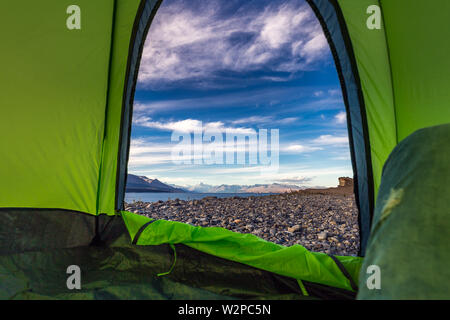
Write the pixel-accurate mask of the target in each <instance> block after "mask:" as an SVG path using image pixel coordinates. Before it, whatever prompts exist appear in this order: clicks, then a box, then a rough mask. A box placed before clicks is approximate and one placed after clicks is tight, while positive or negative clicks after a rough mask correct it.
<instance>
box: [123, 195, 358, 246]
mask: <svg viewBox="0 0 450 320" xmlns="http://www.w3.org/2000/svg"><path fill="white" fill-rule="evenodd" d="M125 209H126V210H128V211H131V212H134V213H138V214H142V215H145V216H148V217H150V218H153V219H164V220H172V221H179V222H184V223H189V224H191V225H194V226H202V227H223V228H226V229H229V230H232V231H236V232H240V233H251V234H254V235H257V236H258V237H261V238H262V239H265V240H268V241H272V242H275V243H278V244H281V245H284V246H291V245H294V244H300V245H302V246H304V247H305V248H307V249H308V250H311V251H316V252H325V253H329V254H335V255H357V253H358V249H359V229H358V210H357V208H356V204H355V197H354V194H353V188H348V187H338V188H329V189H316V190H304V191H298V192H292V193H285V194H278V195H269V196H255V197H248V198H244V197H236V196H234V197H230V198H216V197H206V198H203V199H201V200H190V201H184V200H179V199H175V200H169V201H158V202H153V203H149V202H141V201H136V202H133V203H125Z"/></svg>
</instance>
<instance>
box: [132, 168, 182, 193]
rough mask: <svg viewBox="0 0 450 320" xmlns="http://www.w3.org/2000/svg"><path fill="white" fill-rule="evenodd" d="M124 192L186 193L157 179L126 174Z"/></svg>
mask: <svg viewBox="0 0 450 320" xmlns="http://www.w3.org/2000/svg"><path fill="white" fill-rule="evenodd" d="M126 192H170V193H175V192H186V191H185V190H183V189H179V188H175V187H172V186H170V185H168V184H165V183H162V182H161V181H159V180H158V179H149V178H147V177H145V176H136V175H134V174H130V173H129V174H128V177H127V186H126Z"/></svg>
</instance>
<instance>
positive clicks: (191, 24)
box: [129, 0, 353, 186]
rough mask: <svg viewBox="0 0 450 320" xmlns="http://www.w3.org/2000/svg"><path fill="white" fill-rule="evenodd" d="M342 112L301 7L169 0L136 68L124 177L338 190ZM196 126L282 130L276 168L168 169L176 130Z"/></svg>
mask: <svg viewBox="0 0 450 320" xmlns="http://www.w3.org/2000/svg"><path fill="white" fill-rule="evenodd" d="M344 111H345V108H344V104H343V101H342V96H341V89H340V86H339V80H338V76H337V73H336V69H335V66H334V63H333V60H332V56H331V53H330V50H329V47H328V44H327V43H326V40H325V37H324V35H323V33H322V30H321V28H320V25H319V23H318V21H317V20H316V18H315V16H314V14H313V12H312V11H311V9H310V8H309V6H308V5H307V4H306V3H305V1H304V0H267V1H266V0H246V1H242V0H239V1H236V0H208V1H204V0H189V1H181V0H165V1H164V2H163V4H162V6H161V8H160V9H159V12H158V13H157V15H156V17H155V19H154V21H153V23H152V26H151V27H150V30H149V34H148V37H147V41H146V43H145V47H144V52H143V56H142V61H141V67H140V70H139V79H138V85H137V90H136V95H135V103H134V114H133V127H132V140H131V149H130V161H129V172H130V173H134V174H139V175H146V176H148V177H150V178H158V179H160V180H161V181H164V182H167V183H171V184H176V185H181V186H183V185H195V184H199V183H201V182H203V183H207V184H212V185H220V184H257V183H261V184H266V183H290V184H298V185H306V186H335V185H337V178H338V177H339V176H352V175H353V174H352V169H351V162H350V155H349V146H348V134H347V125H346V119H345V112H344ZM198 128H203V129H204V128H214V129H217V130H224V131H225V130H228V131H230V132H259V129H267V130H271V129H278V130H279V168H278V170H276V171H270V172H266V171H264V172H263V171H262V170H261V164H250V163H245V164H237V163H236V164H226V165H225V164H199V163H194V162H193V163H182V164H179V163H178V164H177V163H174V161H173V158H172V151H173V147H174V146H175V145H176V144H177V142H173V141H171V136H172V132H173V131H175V130H176V131H181V132H190V131H191V130H197V129H198ZM200 130H201V129H200ZM185 162H186V161H185Z"/></svg>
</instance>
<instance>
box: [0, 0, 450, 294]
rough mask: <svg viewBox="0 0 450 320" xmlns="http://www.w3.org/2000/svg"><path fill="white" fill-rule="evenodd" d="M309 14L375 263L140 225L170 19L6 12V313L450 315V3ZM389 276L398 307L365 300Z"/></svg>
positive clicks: (365, 244) (140, 12) (12, 4)
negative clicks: (63, 304)
mask: <svg viewBox="0 0 450 320" xmlns="http://www.w3.org/2000/svg"><path fill="white" fill-rule="evenodd" d="M308 3H309V4H310V5H311V7H312V9H313V10H314V12H315V13H316V15H317V17H318V19H319V21H320V22H321V24H322V27H323V29H324V32H325V34H326V36H327V39H328V41H329V44H330V47H331V49H332V52H333V55H334V59H335V62H336V67H337V70H338V73H339V77H340V81H341V86H342V90H343V96H344V101H345V104H346V108H347V120H348V129H349V137H350V147H351V154H352V164H353V169H354V174H355V177H354V178H355V182H356V183H355V194H356V196H357V204H358V208H359V212H360V232H361V252H360V257H343V256H330V255H327V254H325V253H316V252H309V251H307V250H306V249H305V248H304V247H302V246H300V245H294V246H291V247H284V246H281V245H276V244H274V243H270V242H267V241H264V240H262V239H260V238H258V237H256V236H253V235H250V234H239V233H235V232H231V231H228V230H225V229H222V228H202V227H193V226H190V225H187V224H182V223H178V222H170V221H162V220H158V221H155V220H152V219H149V218H147V217H144V216H139V215H136V214H133V213H130V212H126V211H124V208H123V199H124V193H125V185H126V176H127V161H128V153H129V145H130V143H129V140H130V129H131V117H132V105H133V98H134V90H135V85H136V79H137V73H138V68H139V61H140V57H141V53H142V49H143V44H144V40H145V38H146V34H147V31H148V29H149V27H150V24H151V21H152V18H153V17H154V15H155V14H157V9H158V7H159V5H160V4H161V1H157V0H95V1H93V0H71V1H68V0H41V1H33V2H32V1H29V2H27V4H26V5H25V4H23V2H17V1H2V2H0V15H1V19H0V29H1V30H2V31H3V33H2V34H3V37H2V50H1V51H0V60H1V61H2V64H1V66H2V72H1V73H0V86H1V88H2V94H1V95H0V108H1V115H2V116H1V117H0V147H1V150H2V153H1V157H0V219H1V224H0V299H43V298H56V299H115V298H120V299H135V298H143V299H233V298H240V299H246V298H250V299H315V298H320V299H329V298H339V299H345V298H349V299H353V298H355V297H356V294H357V292H358V291H359V294H360V297H361V298H386V297H389V298H398V297H424V298H427V297H438V298H440V297H447V298H448V297H449V293H448V292H446V291H445V290H447V289H442V288H443V283H445V282H443V281H442V279H449V278H450V277H449V275H448V271H447V269H444V268H443V266H444V265H445V263H444V262H445V261H447V262H449V263H450V258H449V256H448V255H449V253H448V252H449V250H448V242H447V241H445V240H446V239H445V234H446V233H447V234H448V228H446V227H447V226H448V222H447V220H449V219H445V216H444V214H447V213H448V208H449V203H448V200H447V198H448V197H446V194H448V191H449V187H448V186H447V185H446V182H448V181H449V180H450V179H449V177H450V174H449V169H448V163H450V161H449V160H450V159H449V157H450V152H449V147H448V145H447V143H446V142H447V141H448V139H449V137H450V129H449V126H445V125H444V126H438V125H440V124H445V123H448V122H450V106H449V101H450V90H449V89H450V60H449V59H448V54H449V53H450V43H449V42H448V39H449V38H450V28H449V27H448V26H447V17H448V13H449V12H450V2H449V1H448V0H433V1H426V0H379V1H377V0H309V1H308ZM150 41H151V39H150ZM423 128H427V129H423ZM419 129H423V130H419ZM417 130H419V131H417ZM414 132H415V133H414ZM413 133H414V134H413ZM411 134H413V135H412V136H411ZM430 139H431V140H430ZM430 141H433V143H431V142H430ZM394 148H395V150H394ZM393 150H394V152H392V151H393ZM405 155H408V156H405ZM388 157H389V159H388ZM413 159H423V160H422V161H419V160H417V161H413ZM433 165H434V167H433V168H435V169H433V170H431V169H430V166H433ZM383 167H384V170H383ZM438 169H439V170H438ZM424 172H426V173H427V174H426V175H425V174H424ZM406 173H408V174H407V175H406V176H405V174H406ZM430 177H431V178H430ZM424 181H425V186H429V187H430V188H427V189H426V190H427V192H425V186H423V185H422V184H421V183H424ZM427 183H428V184H427ZM436 183H440V184H439V185H438V187H436ZM392 190H394V191H392ZM396 190H397V193H395V191H396ZM399 190H400V191H399ZM408 190H414V193H412V194H410V193H408ZM392 192H394V193H393V194H392ZM445 192H446V193H445ZM403 194H404V196H403ZM376 197H378V201H377V204H378V205H376V203H375V199H376ZM403 198H405V199H409V200H408V201H403V202H402V199H403ZM431 199H432V200H431ZM385 202H387V203H388V204H391V205H386V204H385ZM416 204H420V205H416ZM427 210H431V211H432V213H427V212H426V211H427ZM402 212H403V213H404V214H403V216H402ZM397 213H398V214H397ZM405 215H406V217H405ZM386 216H388V217H387V218H386ZM397 216H398V217H403V218H402V219H401V220H400V225H402V227H398V225H396V224H394V223H395V219H394V218H392V217H397ZM408 219H410V220H408ZM436 219H438V221H440V222H441V223H440V224H439V225H438V226H435V225H434V224H433V223H432V222H433V221H436ZM405 220H408V223H402V222H403V221H405ZM372 221H374V223H373V224H372ZM422 221H423V224H420V222H422ZM375 222H376V223H375ZM418 227H420V228H422V229H423V230H422V231H424V232H422V233H420V232H418V231H417V232H416V231H415V230H416V229H417V228H418ZM405 228H406V229H405ZM435 228H440V229H439V230H437V229H435ZM405 230H406V231H405ZM371 231H372V234H371ZM434 231H437V232H438V233H436V232H434ZM424 233H425V234H426V235H427V236H424V235H423V234H424ZM405 234H412V235H413V239H412V240H411V241H397V240H398V239H400V238H401V239H404V237H406V235H405ZM436 234H440V235H441V237H438V236H436ZM406 240H408V238H407V239H406ZM417 246H418V247H420V250H417V252H415V253H411V255H410V256H404V253H405V250H407V251H406V252H408V253H409V252H411V251H414V248H417ZM445 249H446V250H445ZM402 252H403V256H402V254H401V253H402ZM430 253H431V257H430V258H427V256H426V255H427V254H430ZM365 255H366V257H365V258H363V256H365ZM399 256H400V257H399ZM409 257H410V258H411V259H414V260H408V258H409ZM430 260H432V261H430ZM386 261H388V262H386ZM397 261H398V263H397ZM372 262H373V263H372ZM408 263H410V264H413V266H414V268H409V269H408V270H410V272H411V273H406V274H405V275H404V276H403V278H402V280H401V281H402V285H397V283H398V282H396V281H397V280H396V279H397V278H398V277H396V275H398V272H401V270H406V265H407V264H408ZM372 264H378V265H379V266H380V268H381V272H382V279H383V280H382V288H381V289H373V290H370V288H369V289H368V287H367V285H366V278H367V274H366V269H367V267H369V266H370V265H372ZM72 265H76V266H79V267H80V269H81V272H82V278H81V288H80V289H69V287H68V285H67V281H68V280H67V279H68V277H69V275H70V274H68V267H69V266H72ZM393 265H395V266H396V267H393ZM383 266H386V267H383ZM431 266H432V267H434V268H439V267H440V268H441V269H439V270H436V269H434V271H432V269H430V268H431ZM402 268H404V269H402ZM384 270H386V272H385V271H384ZM440 270H441V271H442V272H440ZM427 271H429V272H431V273H432V274H431V275H430V274H427ZM414 272H416V273H420V274H419V275H418V276H419V278H420V281H419V284H417V283H416V284H417V285H418V287H413V288H416V289H417V288H423V290H421V292H420V294H418V292H417V290H412V289H411V285H412V284H411V285H409V284H408V283H410V282H408V281H409V280H411V279H414V277H415V276H416V274H414ZM439 272H440V273H439ZM409 274H413V276H412V278H411V277H408V275H409ZM358 282H359V290H358ZM447 287H448V286H445V288H447ZM392 288H396V289H395V290H394V289H392Z"/></svg>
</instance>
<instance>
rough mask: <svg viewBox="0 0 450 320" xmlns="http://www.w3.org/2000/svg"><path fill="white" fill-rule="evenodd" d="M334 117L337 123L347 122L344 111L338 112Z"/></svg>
mask: <svg viewBox="0 0 450 320" xmlns="http://www.w3.org/2000/svg"><path fill="white" fill-rule="evenodd" d="M334 119H335V120H336V122H337V123H339V124H344V123H347V113H346V112H345V111H342V112H339V113H338V114H337V115H335V116H334Z"/></svg>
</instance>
